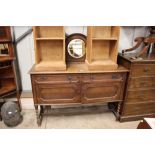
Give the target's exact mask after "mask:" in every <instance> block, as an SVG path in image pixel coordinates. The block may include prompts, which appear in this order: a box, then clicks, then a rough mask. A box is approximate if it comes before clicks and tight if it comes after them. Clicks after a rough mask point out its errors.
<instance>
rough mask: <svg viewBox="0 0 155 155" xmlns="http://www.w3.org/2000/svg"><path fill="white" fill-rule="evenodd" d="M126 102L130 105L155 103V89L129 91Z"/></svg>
mask: <svg viewBox="0 0 155 155" xmlns="http://www.w3.org/2000/svg"><path fill="white" fill-rule="evenodd" d="M126 101H127V102H129V103H132V102H145V101H146V102H149V101H150V102H152V101H155V89H146V90H137V91H128V92H127V98H126Z"/></svg>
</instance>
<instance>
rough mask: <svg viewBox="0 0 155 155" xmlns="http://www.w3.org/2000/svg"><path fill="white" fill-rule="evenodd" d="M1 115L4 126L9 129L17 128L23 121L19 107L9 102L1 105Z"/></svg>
mask: <svg viewBox="0 0 155 155" xmlns="http://www.w3.org/2000/svg"><path fill="white" fill-rule="evenodd" d="M1 115H2V120H3V121H4V124H5V125H7V126H9V127H13V126H17V125H18V124H20V123H21V122H22V120H23V117H22V115H21V114H20V108H19V106H18V105H17V104H16V103H15V102H11V101H9V102H6V103H4V104H3V106H2V108H1Z"/></svg>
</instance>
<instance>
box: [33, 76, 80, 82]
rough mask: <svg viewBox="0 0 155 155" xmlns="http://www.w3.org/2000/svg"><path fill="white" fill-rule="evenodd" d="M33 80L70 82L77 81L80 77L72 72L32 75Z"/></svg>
mask: <svg viewBox="0 0 155 155" xmlns="http://www.w3.org/2000/svg"><path fill="white" fill-rule="evenodd" d="M33 80H34V81H35V82H36V83H71V82H79V81H80V77H79V76H78V75H74V74H67V75H63V74H60V75H47V74H46V75H43V74H42V75H33Z"/></svg>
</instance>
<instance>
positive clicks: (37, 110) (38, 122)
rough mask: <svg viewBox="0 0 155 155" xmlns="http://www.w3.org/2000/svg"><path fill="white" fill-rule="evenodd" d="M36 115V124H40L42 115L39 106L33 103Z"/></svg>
mask: <svg viewBox="0 0 155 155" xmlns="http://www.w3.org/2000/svg"><path fill="white" fill-rule="evenodd" d="M35 111H36V117H37V124H38V126H41V121H42V115H41V114H40V110H39V106H38V105H35Z"/></svg>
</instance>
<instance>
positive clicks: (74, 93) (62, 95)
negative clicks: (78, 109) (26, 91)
mask: <svg viewBox="0 0 155 155" xmlns="http://www.w3.org/2000/svg"><path fill="white" fill-rule="evenodd" d="M35 91H36V93H37V103H42V104H56V103H59V104H62V103H80V99H81V98H80V89H79V86H78V85H77V84H38V85H36V90H35Z"/></svg>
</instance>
